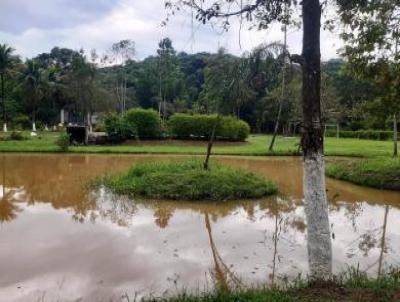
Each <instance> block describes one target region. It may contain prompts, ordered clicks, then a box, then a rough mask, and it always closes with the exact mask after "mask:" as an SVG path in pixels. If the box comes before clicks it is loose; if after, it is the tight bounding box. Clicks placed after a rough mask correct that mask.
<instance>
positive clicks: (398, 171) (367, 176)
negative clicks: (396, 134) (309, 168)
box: [326, 157, 400, 190]
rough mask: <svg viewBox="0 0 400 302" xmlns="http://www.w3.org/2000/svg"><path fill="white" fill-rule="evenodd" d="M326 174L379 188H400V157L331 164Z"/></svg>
mask: <svg viewBox="0 0 400 302" xmlns="http://www.w3.org/2000/svg"><path fill="white" fill-rule="evenodd" d="M326 174H327V175H328V176H330V177H333V178H337V179H341V180H346V181H350V182H353V183H355V184H359V185H364V186H368V187H374V188H378V189H389V190H400V159H398V158H388V157H386V158H374V159H366V160H353V161H340V162H336V163H333V164H329V165H328V166H327V169H326Z"/></svg>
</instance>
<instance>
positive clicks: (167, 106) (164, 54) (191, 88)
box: [5, 38, 388, 133]
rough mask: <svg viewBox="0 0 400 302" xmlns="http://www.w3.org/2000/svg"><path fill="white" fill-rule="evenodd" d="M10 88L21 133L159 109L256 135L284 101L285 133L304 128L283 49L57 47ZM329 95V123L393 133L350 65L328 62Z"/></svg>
mask: <svg viewBox="0 0 400 302" xmlns="http://www.w3.org/2000/svg"><path fill="white" fill-rule="evenodd" d="M121 42H123V41H121ZM121 42H120V43H121ZM118 45H119V46H121V45H122V46H126V45H123V44H118ZM112 54H114V59H115V60H110V57H111V56H112ZM118 58H122V60H118ZM284 69H285V72H286V75H287V76H286V81H285V83H284V87H285V93H284V97H283V99H282V71H283V70H284ZM32 78H35V83H34V84H33V83H32V81H30V80H29V79H32ZM5 86H6V89H5V90H6V107H7V115H8V119H9V123H10V124H11V125H12V126H13V125H14V126H16V127H28V128H29V124H30V121H31V120H32V119H33V116H34V118H35V119H36V120H37V122H38V124H42V125H44V124H48V125H52V124H56V123H57V122H58V119H59V110H60V109H61V108H67V109H69V110H70V111H75V112H80V113H82V114H85V113H87V112H108V111H123V110H126V109H128V108H131V107H144V108H150V107H151V108H154V109H156V110H159V111H160V114H162V115H163V116H165V117H168V116H170V115H171V114H173V113H175V112H200V113H212V112H215V110H216V108H215V104H216V103H218V104H222V108H219V109H218V110H219V111H221V112H222V113H224V114H229V115H234V116H238V117H240V118H242V119H244V120H246V121H247V122H248V123H249V124H250V125H251V127H252V130H253V131H254V132H271V131H272V129H273V125H274V122H275V119H276V115H277V111H278V105H279V102H280V101H281V100H283V102H282V106H283V110H282V113H283V114H282V117H281V125H282V127H281V131H286V132H288V133H290V132H291V131H293V130H295V129H296V127H298V124H299V122H300V97H301V71H300V67H299V66H297V65H295V64H292V63H290V62H284V61H283V59H282V45H280V44H279V43H274V44H270V45H261V46H259V47H257V48H255V49H254V50H253V51H252V52H249V53H245V54H244V55H243V56H241V57H238V56H234V55H232V54H229V53H226V52H225V51H224V50H223V49H220V50H219V51H218V52H217V53H196V54H187V53H184V52H176V51H175V49H174V48H173V45H172V41H171V40H169V39H168V38H166V39H164V40H162V41H160V43H159V48H158V50H157V53H156V54H154V55H153V56H150V57H147V58H145V59H144V60H141V61H136V60H134V57H133V56H129V55H128V53H127V52H125V53H123V52H119V53H118V52H114V53H111V54H108V55H107V56H104V57H101V56H99V55H97V54H96V52H95V51H92V52H90V53H85V52H84V51H74V50H71V49H65V48H58V47H55V48H53V49H52V50H51V51H50V52H49V53H43V54H40V55H38V56H37V57H35V58H32V59H31V60H26V61H25V62H22V61H21V60H19V59H17V58H15V64H13V67H12V70H11V71H10V72H9V73H8V77H7V79H6V85H5ZM321 94H322V103H323V117H324V119H325V120H326V121H327V122H328V123H335V124H336V123H340V124H341V125H342V127H344V128H349V129H353V130H355V129H361V128H380V129H382V128H387V125H388V124H387V121H386V119H387V115H386V114H385V112H382V114H380V113H379V111H377V110H375V109H373V114H371V111H369V108H374V107H373V103H374V91H373V87H372V85H370V84H369V83H367V82H363V81H360V80H357V79H355V78H353V77H351V76H350V75H348V73H346V64H345V63H344V62H343V61H342V60H340V59H335V60H331V61H328V62H325V63H323V76H322V91H321ZM220 106H221V105H220ZM371 110H372V109H371Z"/></svg>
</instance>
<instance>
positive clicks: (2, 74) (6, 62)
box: [0, 44, 15, 132]
mask: <svg viewBox="0 0 400 302" xmlns="http://www.w3.org/2000/svg"><path fill="white" fill-rule="evenodd" d="M13 52H14V48H12V47H10V46H8V45H7V44H0V80H1V101H2V107H3V131H4V132H7V119H6V117H7V116H6V98H5V91H4V85H5V78H6V74H7V72H8V70H9V69H11V67H12V66H13V64H14V60H15V56H13Z"/></svg>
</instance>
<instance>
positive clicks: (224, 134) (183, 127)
mask: <svg viewBox="0 0 400 302" xmlns="http://www.w3.org/2000/svg"><path fill="white" fill-rule="evenodd" d="M216 119H217V116H216V115H200V114H195V115H190V114H183V113H177V114H174V115H173V116H172V117H171V119H170V121H169V129H170V132H171V134H172V135H173V136H175V137H177V138H190V137H196V138H205V139H207V138H209V137H210V135H211V133H212V129H213V127H214V124H215V122H216ZM249 134H250V127H249V125H248V124H247V123H246V122H244V121H242V120H238V119H236V118H234V117H230V116H222V117H220V118H219V121H218V125H217V128H216V137H217V138H221V139H227V140H234V141H244V140H245V139H246V138H247V137H248V136H249Z"/></svg>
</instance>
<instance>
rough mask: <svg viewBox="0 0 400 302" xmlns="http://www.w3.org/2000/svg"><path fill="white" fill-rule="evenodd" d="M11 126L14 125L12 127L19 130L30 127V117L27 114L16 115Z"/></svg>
mask: <svg viewBox="0 0 400 302" xmlns="http://www.w3.org/2000/svg"><path fill="white" fill-rule="evenodd" d="M12 126H13V127H14V129H20V130H27V129H31V127H32V123H31V119H30V118H29V116H27V115H18V116H16V117H14V118H13V120H12Z"/></svg>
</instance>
